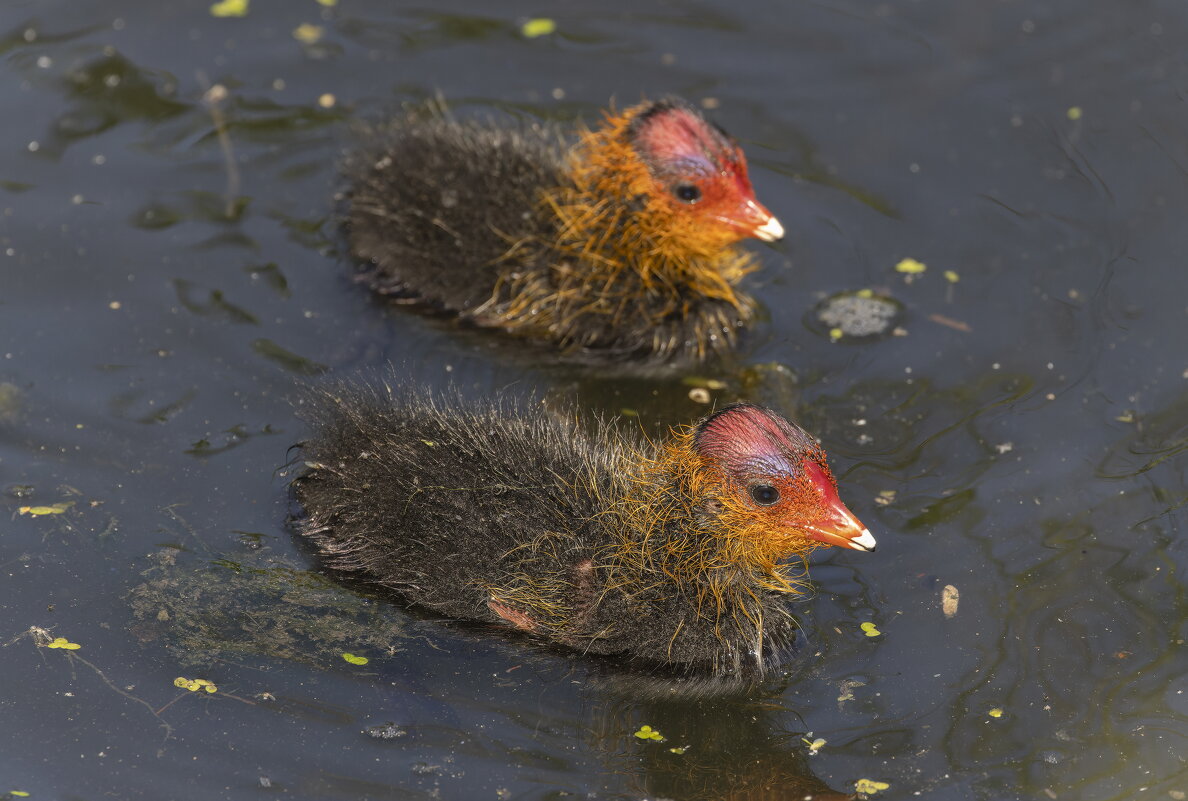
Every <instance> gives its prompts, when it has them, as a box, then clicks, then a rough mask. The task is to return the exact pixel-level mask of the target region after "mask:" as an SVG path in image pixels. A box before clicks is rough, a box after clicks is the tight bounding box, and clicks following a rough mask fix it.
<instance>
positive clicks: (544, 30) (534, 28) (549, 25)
mask: <svg viewBox="0 0 1188 801" xmlns="http://www.w3.org/2000/svg"><path fill="white" fill-rule="evenodd" d="M556 30H557V23H556V22H555V21H554V20H551V19H549V18H548V17H534V18H532V19H530V20H528V21H526V22H525V23H524V24H523V25H521V26H520V33H522V34H523V35H524V36H525V37H526V38H528V39H535V38H536V37H538V36H548V35H549V34H550V33H554V32H555V31H556Z"/></svg>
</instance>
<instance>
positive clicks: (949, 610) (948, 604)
mask: <svg viewBox="0 0 1188 801" xmlns="http://www.w3.org/2000/svg"><path fill="white" fill-rule="evenodd" d="M960 600H961V593H959V592H957V588H956V587H954V586H953V585H952V584H946V585H945V588H944V589H943V590H941V611H942V612H944V613H945V617H953V616H954V615H956V614H957V603H958V601H960Z"/></svg>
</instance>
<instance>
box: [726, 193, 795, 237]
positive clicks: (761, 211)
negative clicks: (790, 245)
mask: <svg viewBox="0 0 1188 801" xmlns="http://www.w3.org/2000/svg"><path fill="white" fill-rule="evenodd" d="M723 222H726V223H728V224H729V225H732V226H734V227H735V228H736V229H738V230H740V231H743V232H745V234H744V235H745V236H753V237H755V238H756V239H762V240H763V241H764V242H777V241H779V240H781V239H783V238H784V226H782V225H780V221H779V220H777V219H776V218H775V215H774V214H772V213H771V212H770V211H768V210H767V209H766V208H765V207H764V206H763V204H762V203H760V202H759V201H757V200H753V199H747V200H745V201H744V202H743V203H742V204H741V205H740V206H739V207H738V209H737V210H736V211H735V212H734V213H733V214H731V215H730V216H729V217H727V218H723Z"/></svg>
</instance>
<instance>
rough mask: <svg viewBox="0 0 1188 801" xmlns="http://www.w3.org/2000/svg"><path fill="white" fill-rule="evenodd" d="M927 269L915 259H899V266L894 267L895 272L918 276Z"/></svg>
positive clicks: (926, 266)
mask: <svg viewBox="0 0 1188 801" xmlns="http://www.w3.org/2000/svg"><path fill="white" fill-rule="evenodd" d="M927 269H928V265H926V264H925V263H924V262H922V261H916V260H915V259H900V260H899V264H896V265H895V272H897V273H906V274H907V275H919V274H920V273H922V272H924V271H925V270H927Z"/></svg>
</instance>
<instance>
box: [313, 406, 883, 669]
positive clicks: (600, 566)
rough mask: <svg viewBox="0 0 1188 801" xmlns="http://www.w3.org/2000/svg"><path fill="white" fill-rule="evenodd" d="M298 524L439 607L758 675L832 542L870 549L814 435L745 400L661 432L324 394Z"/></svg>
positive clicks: (668, 662) (660, 661)
mask: <svg viewBox="0 0 1188 801" xmlns="http://www.w3.org/2000/svg"><path fill="white" fill-rule="evenodd" d="M310 406H311V409H310V412H309V414H308V416H309V419H310V421H311V422H312V423H313V426H314V432H313V436H312V438H311V439H310V440H309V441H307V442H305V443H304V444H302V445H301V455H300V457H299V462H301V463H303V465H304V472H303V474H302V475H301V476H299V477H298V478H297V479H296V480H295V481H294V484H293V487H294V491H295V494H296V497H297V499H298V501H299V502H300V503H301V505H302V506H303V507H304V516H303V517H302V518H300V520H299V522H298V523H297V526H298V528H299V530H300V531H301V533H302V534H304V535H306V536H307V537H309V538H311V539H312V540H313V542H314V543H316V545H317V547H318V549H319V550H320V551H321V553H322V554H323V555H324V557H325V560H326V562H327V563H328V565H330V566H332V567H334V568H338V569H342V570H346V571H350V572H351V573H353V574H354V575H355V576H357V577H359V578H362V579H364V580H366V581H369V582H373V583H375V584H378V585H382V586H384V587H387V588H390V589H392V590H395V591H396V592H398V593H399V594H401V595H402V596H403V597H404V598H405V599H407V600H408V601H410V602H412V603H414V604H416V605H419V606H421V607H424V608H427V609H430V610H435V611H437V612H439V613H442V614H444V615H448V616H451V617H455V618H461V619H465V620H475V621H486V622H488V623H493V624H498V625H502V626H508V627H514V628H516V629H520V630H522V631H525V632H529V633H531V634H533V635H535V636H536V637H539V638H541V639H543V640H546V641H549V642H551V643H556V644H560V645H564V646H568V647H570V648H573V649H577V650H579V651H583V652H586V653H595V654H619V655H622V656H624V657H627V658H629V659H630V660H632V661H634V662H638V663H641V664H644V665H651V666H667V667H670V668H673V669H675V670H676V671H677V672H680V673H686V674H693V673H698V674H702V675H705V674H707V673H708V674H713V675H719V676H721V675H725V674H742V675H750V676H754V675H756V674H761V673H762V672H763V671H764V670H765V668H766V667H769V666H770V665H771V664H774V663H776V662H778V661H779V657H780V655H781V653H782V652H783V651H785V650H786V649H787V648H788V647H789V646H790V644H791V643H792V642H793V640H794V637H795V632H796V622H795V620H794V619H793V617H792V616H791V615H790V613H789V612H788V611H787V610H786V608H785V602H786V601H787V600H788V599H789V598H792V597H795V596H797V595H798V594H800V593H801V592H802V586H803V581H802V579H801V578H800V577H799V576H798V575H797V574H796V571H795V570H794V569H793V567H792V566H790V565H789V564H787V561H788V560H794V561H799V562H801V563H803V561H804V557H806V556H807V554H808V553H809V552H810V551H811V550H812V549H813V548H815V547H818V546H820V545H836V546H840V547H844V548H854V549H857V550H865V551H872V550H874V546H875V541H874V538H873V537H872V536H871V534H870V532H869V531H867V529H866V528H865V527H864V526H863V525H862V524H861V523H860V522H858V520H857V519H856V518H855V517H854V515H852V514H851V513H850V511H849V510H848V509H847V508H846V507H845V505H844V504H843V503H842V502H841V500H840V499H839V498H838V495H837V487H836V483H835V481H834V479H833V476H832V474H831V473H830V471H829V467H828V465H827V463H826V460H825V453H824V451H823V450H822V448H821V446H820V444H819V443H818V442H817V441H816V440H815V439H813V438H812V437H811V436H809V435H808V434H807V433H805V432H804V431H803V430H801V429H800V428H799V427H797V426H795V425H794V424H792V423H789V422H788V421H787V420H785V419H784V418H782V417H781V416H779V415H778V414H776V413H775V412H773V411H771V410H769V409H764V408H762V407H759V406H752V405H748V404H734V405H731V406H727V407H726V408H724V409H722V410H720V411H718V412H716V413H715V414H712V415H710V416H709V417H706V418H705V419H703V420H701V421H700V422H698V423H697V424H695V425H693V426H692V427H688V428H682V429H678V430H674V431H673V432H672V434H671V436H670V437H669V438H668V440H667V441H666V442H664V443H660V444H654V443H644V442H637V441H634V440H633V439H632V438H630V437H628V436H625V435H623V434H621V433H619V432H618V431H617V430H615V429H614V428H612V427H610V426H609V425H608V424H606V423H602V424H600V425H599V426H597V427H596V428H594V430H593V431H591V430H588V429H587V428H586V427H584V426H583V425H582V424H581V423H580V422H579V421H578V420H577V419H575V418H574V417H572V416H570V417H567V418H564V419H563V418H559V417H556V416H554V415H553V414H551V413H550V412H548V411H547V410H545V409H544V408H543V407H541V406H540V405H534V406H523V405H517V404H510V403H504V404H499V403H494V404H485V405H478V404H472V403H469V402H466V401H463V400H460V399H458V398H455V397H451V398H447V399H440V398H433V397H429V396H425V395H408V394H400V393H398V392H397V393H393V392H391V391H378V390H372V389H363V390H360V389H349V388H335V389H331V390H328V391H325V392H324V393H323V394H321V395H320V396H319V397H317V398H315V399H313V401H312V403H311V404H310Z"/></svg>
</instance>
